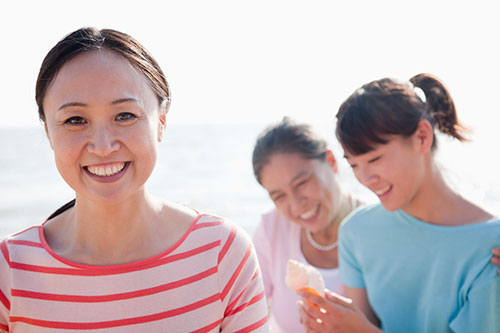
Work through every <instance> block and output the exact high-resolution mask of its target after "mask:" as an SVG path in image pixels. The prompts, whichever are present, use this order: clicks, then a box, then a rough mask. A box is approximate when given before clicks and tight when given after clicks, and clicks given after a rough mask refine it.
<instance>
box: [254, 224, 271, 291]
mask: <svg viewBox="0 0 500 333" xmlns="http://www.w3.org/2000/svg"><path fill="white" fill-rule="evenodd" d="M253 243H254V245H255V252H256V253H257V259H258V261H259V266H260V271H261V273H262V280H263V281H264V290H265V292H266V296H267V298H268V299H271V298H272V296H273V279H272V269H271V267H272V258H271V256H272V253H273V251H272V246H271V242H270V240H269V236H268V233H267V232H266V228H265V218H264V217H263V219H262V220H261V222H260V224H259V226H258V227H257V230H256V231H255V234H254V236H253Z"/></svg>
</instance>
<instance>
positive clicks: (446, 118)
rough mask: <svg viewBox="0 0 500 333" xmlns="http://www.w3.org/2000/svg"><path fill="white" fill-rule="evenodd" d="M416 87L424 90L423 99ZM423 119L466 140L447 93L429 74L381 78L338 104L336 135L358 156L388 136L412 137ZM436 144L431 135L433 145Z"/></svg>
mask: <svg viewBox="0 0 500 333" xmlns="http://www.w3.org/2000/svg"><path fill="white" fill-rule="evenodd" d="M415 88H420V89H421V90H422V91H423V92H424V94H425V101H424V100H422V99H421V98H420V97H419V96H418V94H417V93H416V91H415ZM422 119H426V120H427V121H429V123H430V124H431V125H432V127H433V128H436V127H437V128H438V130H439V131H441V132H442V133H445V134H447V135H450V136H452V137H454V138H456V139H458V140H459V141H466V140H467V139H466V138H465V137H464V135H463V133H465V132H468V130H467V128H466V127H465V126H464V125H462V123H460V121H459V120H458V118H457V113H456V110H455V104H454V102H453V99H452V98H451V95H450V93H449V92H448V90H447V89H446V87H445V86H444V84H443V83H442V82H441V81H440V80H439V79H438V78H437V77H435V76H434V75H431V74H418V75H415V76H414V77H412V78H411V79H410V81H409V82H406V83H404V82H399V81H397V80H394V79H390V78H383V79H380V80H376V81H372V82H370V83H367V84H365V85H363V86H362V87H361V88H359V89H357V90H356V91H355V92H354V93H353V94H352V95H351V96H349V98H348V99H347V100H346V101H345V102H344V103H342V105H341V106H340V108H339V111H338V113H337V126H336V130H335V134H336V136H337V139H338V140H339V141H340V143H341V144H342V146H343V147H344V149H345V150H346V151H348V152H349V153H352V154H354V155H359V154H364V153H366V152H369V151H371V150H372V149H374V146H375V145H376V144H385V143H387V142H388V141H389V140H388V137H389V136H390V135H402V136H404V137H409V136H411V135H412V134H414V133H415V131H416V130H417V127H418V124H419V122H420V121H421V120H422ZM436 146H437V143H436V139H435V138H434V140H433V143H432V148H433V149H435V148H436Z"/></svg>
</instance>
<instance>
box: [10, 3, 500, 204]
mask: <svg viewBox="0 0 500 333" xmlns="http://www.w3.org/2000/svg"><path fill="white" fill-rule="evenodd" d="M495 2H498V1H486V0H476V1H460V0H454V1H451V0H441V1H438V0H419V1H405V0H391V1H386V0H377V1H373V0H365V1H355V0H350V1H334V0H329V1H322V0H303V1H296V0H286V1H279V0H252V1H239V0H210V1H206V0H176V1H170V0H161V1H152V0H141V1H137V0H136V1H130V0H120V1H116V0H108V1H106V0H99V1H96V0H87V1H78V2H76V1H61V0H45V1H34V0H32V1H22V0H20V1H8V2H5V3H3V4H2V6H1V9H0V40H1V44H0V45H1V48H0V63H1V64H2V66H1V67H0V68H1V69H0V74H1V80H0V98H1V101H2V108H1V109H0V115H1V117H0V130H1V128H2V127H5V126H10V127H12V126H16V127H17V126H40V123H39V122H38V119H37V106H36V103H35V99H34V87H35V81H36V77H37V74H38V70H39V67H40V64H41V62H42V60H43V58H44V56H45V54H46V53H47V52H48V51H49V49H50V48H51V47H52V46H54V45H55V44H56V43H57V42H58V41H59V40H60V39H61V38H63V37H64V36H65V35H66V34H68V33H70V32H72V31H74V30H76V29H78V28H80V27H83V26H95V27H98V28H113V29H117V30H120V31H123V32H126V33H128V34H130V35H132V36H134V37H135V38H136V39H137V40H139V41H140V42H141V43H142V44H143V45H144V46H145V47H146V48H147V49H148V50H149V51H150V52H151V53H152V54H153V56H154V57H155V58H156V59H157V61H158V62H159V63H160V65H161V67H162V68H163V70H164V72H165V73H166V76H167V80H168V82H169V84H170V87H171V90H172V105H171V108H170V111H169V115H168V118H167V122H168V123H171V124H193V123H196V124H207V126H208V125H210V124H214V123H226V124H231V123H255V124H257V123H258V124H268V123H271V122H275V121H278V120H280V119H281V118H282V117H283V116H285V115H288V116H291V117H292V118H295V119H296V120H298V121H302V122H308V123H311V124H312V125H314V126H316V127H322V128H329V129H331V130H330V131H329V133H328V134H329V135H330V137H329V139H333V126H334V119H335V113H336V111H337V109H338V107H339V106H340V104H341V103H342V101H344V100H345V99H346V98H347V97H348V96H349V95H350V94H351V93H352V92H353V91H354V90H355V89H357V88H358V87H360V86H361V85H363V84H364V83H367V82H369V81H372V80H375V79H380V78H382V77H395V78H398V79H400V80H403V81H406V80H408V79H410V78H411V77H412V76H413V75H415V74H418V73H422V72H429V73H432V74H434V75H436V76H438V77H439V78H441V79H442V81H443V82H444V83H445V84H446V85H447V87H448V88H449V90H450V92H451V94H452V96H453V98H454V100H455V105H456V107H457V110H458V115H459V117H460V118H461V120H462V121H464V122H465V123H467V124H468V125H470V127H471V128H472V129H473V130H474V134H473V136H472V138H473V141H472V143H470V144H467V145H464V146H463V147H462V146H460V147H459V148H458V146H456V145H455V146H454V145H445V146H444V147H445V149H444V150H449V151H453V152H454V153H453V154H449V156H450V157H449V158H448V157H446V158H445V159H446V160H447V162H448V165H451V166H456V167H459V168H460V169H461V171H463V174H465V176H466V177H471V178H474V177H480V180H479V182H480V183H482V184H483V185H484V184H486V185H487V186H490V187H492V188H495V189H497V188H500V186H498V185H500V179H498V178H499V177H497V174H498V170H497V169H498V168H497V164H498V161H499V160H500V157H499V156H498V150H497V149H496V147H497V145H498V142H499V140H498V137H497V133H498V121H499V120H500V107H499V103H498V102H497V101H498V99H497V97H495V96H498V95H499V88H498V85H497V81H498V78H499V77H500V66H499V60H500V47H499V45H500V42H499V33H500V20H499V19H498V13H499V10H498V7H499V5H497V4H495ZM167 129H168V127H167ZM0 144H4V143H0ZM491 148H493V149H491ZM446 156H448V155H446ZM472 183H474V182H472ZM496 191H498V190H496ZM497 193H499V195H498V197H499V198H500V192H497Z"/></svg>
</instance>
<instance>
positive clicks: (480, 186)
mask: <svg viewBox="0 0 500 333" xmlns="http://www.w3.org/2000/svg"><path fill="white" fill-rule="evenodd" d="M264 127H265V125H264V124H251V125H248V124H239V125H227V124H224V125H172V124H169V125H168V126H167V131H166V136H165V140H164V141H163V142H162V143H161V144H160V155H159V159H158V163H157V165H156V168H155V170H154V172H153V174H152V175H151V177H150V179H149V180H148V183H147V187H148V189H149V191H150V192H151V193H153V194H154V195H157V196H160V197H162V198H165V199H167V200H170V201H174V202H178V203H182V204H185V205H188V206H190V207H193V208H196V209H199V210H202V211H206V212H209V213H213V214H218V215H222V216H226V217H228V218H230V219H231V220H233V221H234V222H236V223H237V224H239V225H241V226H242V227H243V228H244V229H245V230H246V231H247V232H248V233H249V234H253V232H254V230H255V228H256V226H257V224H258V222H259V220H260V215H261V214H262V213H264V212H266V211H268V210H269V209H271V208H272V207H273V206H272V203H271V201H270V200H269V198H268V196H267V193H266V191H264V190H263V189H262V188H261V187H260V186H259V185H258V184H257V182H256V181H255V179H254V177H253V172H252V166H251V153H252V149H253V145H254V143H255V139H256V137H257V135H258V133H259V132H260V131H261V130H262V129H263V128H264ZM317 131H318V132H320V133H321V134H323V135H324V136H325V137H326V138H330V139H332V137H333V133H332V132H333V130H332V129H331V128H330V127H329V126H328V127H325V128H319V129H317ZM331 141H333V140H331ZM332 147H333V150H334V152H335V154H336V155H337V157H338V160H339V166H340V177H339V178H340V179H341V183H342V185H343V186H344V188H346V190H348V191H351V192H353V193H355V194H356V195H357V196H359V197H361V199H363V200H365V201H367V202H375V201H376V198H375V197H374V196H373V195H372V194H370V193H369V192H368V191H367V190H365V189H364V188H362V187H361V186H360V185H359V184H358V183H357V182H356V180H355V179H354V177H353V175H352V172H351V170H349V167H348V166H347V164H346V163H345V162H344V161H343V160H342V159H341V156H342V153H341V151H340V150H339V148H338V145H336V144H335V142H334V141H333V142H332ZM464 149H466V150H465V153H464ZM467 149H469V150H471V151H475V150H476V149H475V146H472V147H469V148H463V147H461V146H457V145H453V144H448V143H447V142H444V144H442V145H441V149H440V152H441V153H440V156H441V157H440V159H441V160H443V161H445V162H448V165H447V166H445V167H446V168H447V169H450V166H451V169H452V170H449V171H447V174H448V175H450V177H449V178H450V181H452V182H454V183H455V185H457V186H458V187H459V188H460V190H461V191H463V192H464V193H465V194H466V196H468V197H471V198H472V199H473V200H474V201H475V202H478V203H480V204H481V205H483V206H485V207H486V208H488V209H489V210H491V211H492V212H494V213H496V214H499V213H500V212H499V210H498V206H500V192H499V191H498V188H499V186H498V185H499V181H498V180H497V179H496V178H495V177H490V175H489V173H490V174H491V173H493V172H494V169H482V170H477V169H474V168H468V167H466V166H465V164H464V163H463V156H464V155H467V154H469V156H473V155H471V154H473V153H471V152H468V151H467ZM461 156H462V158H461ZM469 159H470V158H469ZM445 164H446V163H445ZM490 170H491V171H490ZM495 175H496V174H495ZM72 198H73V192H72V190H71V189H70V188H69V187H68V186H67V185H66V183H65V182H64V181H63V180H62V178H61V177H60V176H59V174H58V172H57V169H56V166H55V163H54V161H53V154H52V150H51V149H50V146H49V144H48V141H47V139H46V138H45V134H44V132H43V129H42V127H41V126H40V127H37V128H0V238H3V237H4V236H6V235H8V234H10V233H13V232H16V231H19V230H21V229H23V228H25V227H27V226H29V225H32V224H38V223H41V222H43V221H44V220H45V219H46V218H47V217H48V216H49V215H50V214H51V213H52V212H53V211H54V210H55V209H57V208H58V207H60V206H61V205H62V204H64V203H65V202H67V201H69V200H71V199H72Z"/></svg>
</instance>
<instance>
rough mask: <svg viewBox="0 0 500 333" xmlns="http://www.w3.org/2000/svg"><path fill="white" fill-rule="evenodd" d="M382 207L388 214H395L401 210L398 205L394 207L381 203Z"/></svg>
mask: <svg viewBox="0 0 500 333" xmlns="http://www.w3.org/2000/svg"><path fill="white" fill-rule="evenodd" d="M381 204H382V206H383V207H384V208H385V210H388V211H389V212H395V211H398V210H400V209H401V206H399V205H394V204H392V205H391V204H390V203H383V202H382V203H381Z"/></svg>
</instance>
